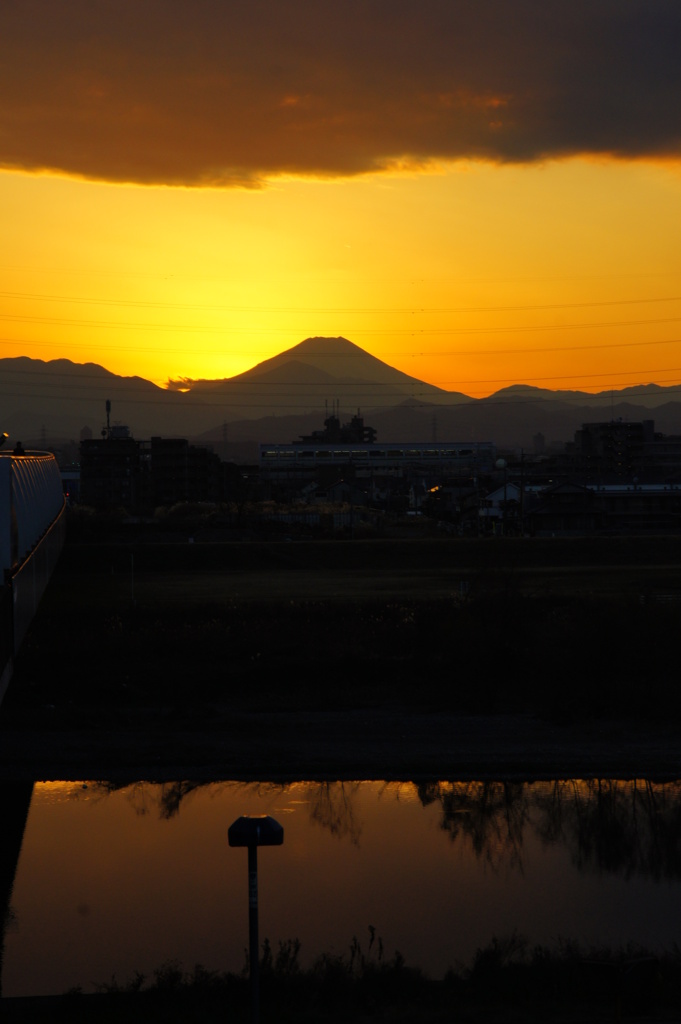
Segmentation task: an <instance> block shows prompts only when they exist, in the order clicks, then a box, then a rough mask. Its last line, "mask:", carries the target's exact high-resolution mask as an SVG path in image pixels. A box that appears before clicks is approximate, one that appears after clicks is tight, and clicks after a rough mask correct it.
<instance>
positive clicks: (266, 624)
mask: <svg viewBox="0 0 681 1024" xmlns="http://www.w3.org/2000/svg"><path fill="white" fill-rule="evenodd" d="M638 540H639V539H636V541H638ZM551 543H555V547H554V548H551V547H550V545H551ZM535 544H538V545H539V547H537V546H535ZM627 544H630V545H631V546H630V547H627V545H625V544H624V543H620V542H619V541H618V542H616V543H614V546H613V547H612V548H610V546H609V542H601V543H600V544H599V545H598V546H592V545H591V544H590V543H587V542H586V541H580V542H578V543H577V544H576V545H574V546H573V545H572V544H571V543H570V542H567V543H564V542H562V541H561V542H546V543H544V542H535V541H528V542H523V541H510V542H509V543H508V546H507V545H506V542H504V541H500V542H499V541H495V540H486V541H482V542H465V541H458V540H453V541H451V540H450V541H436V542H430V541H413V542H400V543H398V542H393V541H387V542H357V543H349V542H348V543H345V542H337V543H326V542H319V543H317V542H315V543H301V544H287V543H276V544H261V543H256V544H253V545H251V544H221V545H215V544H210V545H205V546H204V545H201V544H194V545H187V544H182V545H177V544H176V545H165V544H158V543H154V544H139V543H138V544H137V545H121V544H114V545H110V544H94V545H93V544H74V543H71V544H69V545H67V547H66V550H65V552H64V554H63V555H62V560H61V562H60V564H59V566H58V567H57V571H56V572H55V575H54V577H53V580H52V582H51V584H50V587H49V588H48V591H47V594H46V595H45V598H44V599H43V604H42V606H41V608H40V609H39V612H38V615H37V616H36V619H35V621H34V625H33V627H32V629H31V631H30V633H29V636H28V638H27V640H26V641H25V643H24V646H23V648H22V650H21V652H20V654H19V657H18V659H17V664H16V674H15V680H16V681H15V683H14V684H13V686H12V687H11V688H10V691H9V694H8V696H7V698H6V701H5V705H4V707H3V712H5V713H9V714H11V713H12V711H13V710H14V709H18V708H21V707H22V706H23V707H34V706H36V705H38V706H40V705H57V704H58V705H60V706H61V707H64V706H72V707H73V708H74V714H75V713H76V712H77V713H78V714H80V715H81V716H83V715H85V716H87V715H88V714H89V712H90V711H92V710H93V709H98V708H99V709H101V708H109V709H115V710H116V712H118V713H120V712H121V711H125V709H126V708H127V709H130V708H141V707H147V708H150V709H153V710H155V711H159V712H162V713H164V714H170V715H172V713H173V708H174V707H178V706H180V705H181V706H182V708H183V714H184V715H185V717H189V718H191V715H188V710H187V700H186V697H187V680H190V683H191V693H192V710H193V711H194V712H195V713H196V715H197V717H198V716H199V714H200V711H201V709H204V710H205V709H207V708H208V709H210V708H211V707H214V706H220V707H221V708H222V709H230V708H231V709H234V710H241V711H244V710H245V711H258V710H261V709H265V708H266V709H268V710H302V709H319V710H347V709H350V708H363V707H373V708H376V707H384V706H387V705H399V706H401V707H407V708H408V707H415V708H418V709H420V710H435V711H437V710H443V711H460V712H465V713H481V714H490V713H491V714H499V713H511V712H513V713H516V712H531V713H535V714H539V715H543V716H546V717H549V718H561V719H568V720H574V719H575V718H576V719H579V718H590V719H594V718H595V719H597V718H599V717H604V716H613V715H615V716H636V717H643V718H649V719H655V718H656V717H663V718H664V719H665V720H666V721H669V720H670V719H679V718H681V691H679V690H678V687H677V686H676V685H675V678H676V665H677V654H678V650H677V643H676V635H677V632H678V621H679V615H680V614H681V601H680V600H678V599H679V598H681V569H679V568H678V567H676V566H671V565H670V564H669V563H668V562H666V563H665V562H664V560H663V556H664V555H665V552H666V555H667V557H669V555H670V554H671V555H675V554H676V553H678V554H679V555H680V556H681V548H679V549H678V552H676V550H674V551H668V550H667V549H666V548H665V547H664V545H662V546H661V545H660V542H659V540H655V542H654V543H650V544H646V543H641V544H639V543H635V542H634V539H632V541H630V542H627ZM676 547H678V545H676ZM549 551H550V552H551V554H552V557H553V562H554V563H555V564H554V565H552V566H549V565H547V564H545V563H544V562H543V559H544V558H545V557H546V555H547V552H549ZM627 552H628V553H629V562H628V563H627V564H622V559H623V558H624V557H625V555H626V554H627ZM591 555H593V556H594V557H596V556H598V560H597V564H595V565H591V566H588V565H579V564H577V561H576V560H577V559H584V558H586V557H587V556H591ZM661 598H664V600H661ZM55 652H61V653H60V656H61V657H63V658H64V660H65V662H67V663H68V661H69V655H70V653H71V654H72V655H73V660H74V661H75V662H77V664H78V665H79V666H81V669H80V670H78V671H72V672H68V673H65V674H64V675H62V676H61V678H59V680H56V679H55V678H54V672H53V668H54V659H55Z"/></svg>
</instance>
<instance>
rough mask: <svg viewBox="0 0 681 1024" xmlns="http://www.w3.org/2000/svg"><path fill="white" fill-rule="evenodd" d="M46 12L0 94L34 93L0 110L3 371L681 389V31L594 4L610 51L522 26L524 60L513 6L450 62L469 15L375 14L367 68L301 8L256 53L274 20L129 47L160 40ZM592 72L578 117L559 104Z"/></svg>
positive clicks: (570, 33) (26, 25)
mask: <svg viewBox="0 0 681 1024" xmlns="http://www.w3.org/2000/svg"><path fill="white" fill-rule="evenodd" d="M33 6H37V7H41V6H44V8H45V18H46V24H45V26H43V30H42V32H40V31H38V30H35V31H33V33H32V31H31V29H30V24H31V22H30V19H28V18H26V17H23V16H22V14H21V11H20V9H19V8H16V9H14V10H13V12H12V14H11V15H10V16H9V17H7V15H6V13H4V14H3V15H2V16H0V38H4V39H5V43H4V44H2V43H0V49H1V48H2V46H3V45H4V46H6V47H7V52H6V53H5V55H4V56H5V57H7V60H6V61H5V64H4V65H3V66H4V67H5V70H4V71H2V72H0V77H2V75H5V74H7V75H8V76H9V75H14V76H15V79H13V84H14V90H13V92H12V96H10V98H9V100H5V101H3V102H2V103H0V168H2V167H4V170H0V203H1V206H2V211H3V242H4V245H3V251H2V254H1V255H0V266H2V285H1V286H0V288H1V290H0V318H1V319H2V322H3V323H2V332H1V334H0V337H1V338H2V342H1V344H0V354H1V355H3V356H18V355H28V356H31V357H34V358H41V359H54V358H58V357H63V356H64V357H68V358H70V359H73V360H74V361H77V362H87V361H92V362H97V363H100V364H101V365H103V366H105V367H106V368H107V369H109V370H112V371H114V372H116V373H120V374H126V375H128V374H130V375H131V374H136V375H140V376H143V377H146V378H148V379H150V380H154V381H156V382H159V383H162V382H164V381H166V380H167V379H168V378H178V377H188V378H198V377H228V376H232V375H234V374H236V373H240V372H242V371H244V370H246V369H248V368H249V367H251V366H253V365H254V364H255V363H257V362H260V361H262V360H263V359H266V358H269V357H271V356H273V355H275V354H276V353H278V352H280V351H282V350H284V349H286V348H290V347H291V346H293V345H295V344H297V343H298V342H300V341H302V340H303V339H304V338H306V337H309V336H312V335H343V336H344V337H346V338H349V339H350V340H351V341H353V342H355V343H356V344H358V345H360V346H361V347H362V348H364V349H366V350H367V351H368V352H370V353H371V354H372V355H375V356H378V357H379V358H381V359H383V360H385V361H386V362H388V363H391V364H392V365H394V366H396V367H398V368H399V369H401V370H403V371H405V372H407V373H410V374H412V375H414V376H416V377H419V378H421V379H423V380H426V381H428V382H429V383H433V384H436V385H438V386H440V387H443V388H446V389H448V390H457V391H463V392H465V393H466V394H469V395H475V396H480V395H484V394H488V393H490V392H492V391H494V390H497V389H498V388H500V387H503V386H505V385H506V384H510V383H532V384H537V385H539V386H542V387H549V388H563V387H565V388H579V389H583V390H605V389H609V388H611V387H615V388H618V387H625V386H627V385H628V384H632V383H639V382H649V381H653V382H657V383H660V384H665V385H668V384H675V383H677V382H678V381H679V380H681V246H680V245H679V242H678V225H679V224H680V223H681V157H680V156H679V146H678V139H677V137H676V136H675V135H674V134H673V133H674V132H676V131H677V130H676V128H674V125H675V124H676V121H677V120H678V117H677V116H676V117H675V118H674V119H673V124H672V125H671V127H669V125H670V124H671V119H670V116H669V110H667V109H665V103H667V99H666V97H667V94H668V93H669V103H670V104H671V103H672V102H673V101H674V89H675V87H676V81H675V80H674V81H672V80H671V78H669V80H668V81H667V82H666V83H665V81H664V73H665V69H666V68H667V66H668V67H669V68H670V69H672V68H673V66H674V65H673V64H672V63H671V57H670V58H669V62H668V63H666V61H667V57H666V50H665V46H666V42H665V41H666V39H667V37H668V36H669V25H668V24H667V22H666V21H665V18H668V17H676V16H674V15H670V14H669V11H668V5H666V6H664V5H662V4H661V3H659V4H658V3H656V2H655V0H653V2H652V3H649V4H648V5H647V7H646V8H645V11H646V12H648V13H647V14H645V15H644V13H643V12H644V8H642V7H639V5H637V4H634V5H633V6H634V7H636V8H637V11H638V12H639V15H640V18H639V21H638V22H637V23H636V24H634V23H632V22H631V21H630V20H627V19H626V18H624V15H622V16H620V15H619V14H617V13H614V12H616V10H617V8H614V7H613V6H612V5H611V4H609V3H607V2H606V0H601V2H600V3H598V2H597V3H596V4H595V5H594V4H592V5H591V7H589V8H586V7H585V8H584V10H583V11H581V14H582V15H583V16H584V17H585V18H586V19H587V22H588V19H589V18H591V17H593V13H592V12H593V11H594V10H595V11H596V12H597V13H600V14H601V15H602V17H603V18H604V19H605V20H606V23H608V24H610V29H611V32H610V34H611V35H612V37H613V39H614V40H615V42H614V43H612V44H608V45H610V46H611V52H610V51H609V50H608V45H605V44H603V45H601V46H600V48H597V47H596V46H595V45H594V46H592V45H591V42H590V40H591V35H587V36H584V37H582V35H581V33H582V32H585V31H586V30H587V29H588V24H586V23H585V25H584V26H582V25H581V23H580V22H579V19H578V18H577V16H575V17H574V18H571V16H570V15H566V17H567V21H565V22H564V23H558V22H559V19H556V25H555V26H552V25H549V27H548V28H546V26H542V27H541V32H540V28H538V27H537V26H538V25H539V23H538V22H537V20H536V19H534V20H532V15H531V11H532V7H531V5H530V4H529V3H525V2H524V0H523V2H519V4H518V7H517V8H516V14H522V12H523V10H525V9H526V10H527V12H530V13H527V14H526V17H527V19H529V20H528V21H527V24H526V27H527V32H526V34H525V35H523V36H522V37H521V35H520V34H519V35H518V38H516V39H515V41H514V40H513V39H511V42H510V44H509V41H508V40H509V37H508V34H506V35H505V36H503V33H504V31H506V30H507V29H508V25H507V26H506V29H505V27H504V24H503V18H504V17H505V15H504V12H505V11H506V8H505V7H504V5H503V4H497V3H495V2H492V3H491V6H490V9H492V8H494V9H495V10H496V11H497V14H498V21H499V24H498V25H496V27H495V28H491V29H490V31H489V33H488V34H489V39H488V40H487V41H486V42H485V43H484V44H482V49H481V50H479V51H478V59H477V61H473V60H472V59H469V58H468V56H467V51H468V49H470V47H466V46H464V45H463V44H462V47H461V50H460V53H459V59H458V63H457V60H456V59H455V60H454V61H452V60H451V51H450V50H448V49H447V46H446V42H447V38H446V37H447V31H446V29H447V30H450V31H451V32H452V33H453V35H452V39H458V38H459V35H463V36H464V37H465V36H466V34H468V36H469V37H470V38H471V39H472V38H475V39H476V41H477V44H478V46H479V47H480V45H481V44H480V37H479V34H476V32H478V31H479V28H480V26H479V25H477V23H476V22H475V16H474V15H473V14H472V13H470V12H471V11H472V10H473V8H470V9H469V8H468V7H466V6H465V5H462V7H461V8H460V10H462V11H463V10H465V11H467V12H468V13H467V14H466V15H465V16H464V15H461V17H460V21H459V23H458V24H456V25H454V24H449V23H448V22H447V19H448V18H450V13H449V12H450V8H451V5H449V6H448V5H446V4H443V5H440V4H438V3H434V5H433V10H434V11H435V9H436V8H437V9H439V11H440V15H441V18H442V19H444V21H442V24H440V23H438V22H437V20H436V19H433V22H432V24H430V23H429V21H428V18H426V19H424V18H421V19H419V20H417V21H413V22H410V21H409V15H408V13H405V11H406V10H407V9H406V8H404V9H403V8H400V9H399V10H400V12H401V14H400V17H399V18H397V19H394V18H392V19H388V18H387V14H386V13H385V12H384V13H383V15H381V14H380V11H379V13H376V11H377V10H378V9H379V8H381V5H380V4H379V5H377V7H376V8H374V7H372V8H371V11H372V12H373V13H372V15H371V18H373V19H374V20H373V21H371V19H367V18H365V19H364V21H361V23H360V22H357V24H355V29H356V33H355V35H354V37H353V38H352V40H351V42H350V41H348V39H345V38H343V35H342V31H341V30H342V25H341V24H340V23H336V22H335V20H334V19H337V17H338V15H337V14H335V13H334V14H333V15H332V14H331V9H329V11H327V14H328V17H327V19H326V21H323V20H319V21H315V15H313V14H311V12H312V11H318V9H319V8H318V6H317V7H315V8H311V7H310V5H308V4H307V3H305V2H299V3H297V4H294V5H292V8H291V11H293V12H296V11H297V12H298V20H296V17H295V16H292V17H291V18H290V20H289V21H287V22H286V24H285V25H280V26H279V35H277V33H276V32H275V29H274V28H273V29H272V31H271V33H270V34H268V33H267V32H265V37H264V38H262V37H261V36H259V35H258V31H257V18H256V17H255V15H254V16H253V17H254V19H255V20H254V21H253V23H252V24H251V22H249V21H247V20H244V22H243V24H240V25H239V26H237V27H238V29H239V31H240V32H241V36H239V33H238V32H236V30H235V29H234V26H232V27H231V31H230V32H229V33H226V29H227V26H226V24H223V23H222V22H221V21H217V22H215V21H214V22H211V19H215V18H219V17H220V15H219V12H218V13H216V12H217V8H215V6H214V5H212V4H210V3H209V2H208V0H205V2H204V0H202V3H201V4H200V5H199V8H200V10H199V14H198V16H197V17H196V19H195V23H192V25H191V27H190V26H189V25H188V24H187V23H186V22H185V23H183V22H182V18H183V16H182V15H181V13H180V12H175V15H174V19H175V20H173V19H170V21H169V22H168V23H167V24H164V25H163V26H162V27H161V28H160V30H159V28H158V25H157V24H156V23H154V21H153V19H151V18H150V19H149V21H148V22H147V23H144V24H142V25H139V24H138V22H135V32H136V33H137V35H138V37H139V38H137V37H135V34H134V33H133V35H132V36H130V35H129V34H126V32H125V26H126V19H129V18H132V17H134V10H135V8H134V7H133V5H131V4H128V3H127V2H122V3H121V4H120V5H119V6H118V7H115V5H111V4H108V3H103V4H102V5H98V7H97V9H96V10H94V9H93V8H91V7H90V6H87V5H85V6H83V5H82V4H81V3H80V0H74V2H73V3H71V4H69V5H59V4H58V5H56V7H55V6H54V5H52V6H50V5H47V6H45V3H44V2H43V0H36V3H35V4H34V5H33ZM153 6H154V3H151V4H150V8H152V7H153ZM577 6H578V7H581V5H580V4H578V5H577ZM358 10H359V9H358ZM457 10H459V9H457ZM116 11H118V12H119V14H120V18H118V19H117V20H116V21H115V22H114V21H113V20H111V21H109V22H107V16H108V17H109V18H111V19H114V18H115V16H116ZM352 11H353V12H354V13H350V14H348V19H349V20H350V21H352V19H353V18H356V19H357V18H359V17H360V15H359V13H358V12H357V11H355V9H354V8H352ZM55 12H56V13H55ZM578 13H579V12H578ZM77 14H78V15H80V20H77V21H76V20H74V19H75V18H76V15H77ZM201 14H203V16H204V17H203V20H202V18H201ZM663 15H664V17H663ZM243 18H244V19H247V15H243ZM400 18H401V19H402V23H399V24H396V20H397V22H400ZM642 18H643V19H644V20H641V19H642ZM3 19H4V20H5V24H2V21H3ZM97 19H99V21H98V20H97ZM608 19H610V20H609V21H608ZM645 19H647V20H645ZM521 20H522V19H521ZM549 20H550V19H549ZM119 22H120V24H119ZM445 22H447V24H445ZM344 24H345V23H344ZM442 25H445V28H443V27H442ZM112 26H113V28H112ZM76 27H77V29H78V31H76ZM674 27H676V22H675V24H674ZM107 28H108V29H111V31H110V32H108V33H107V31H106V29H107ZM388 28H389V31H388ZM3 29H4V35H3V34H2V30H3ZM48 29H50V31H49V32H48ZM360 29H361V31H360ZM379 29H385V33H384V37H379V36H378V35H377V33H378V30H379ZM222 30H225V33H226V34H225V35H224V36H223V37H220V31H222ZM455 32H456V33H458V34H459V35H454V33H455ZM150 33H151V34H150ZM159 33H160V35H159ZM282 33H283V34H284V35H286V36H287V37H286V38H285V39H282ZM306 33H307V35H306ZM497 33H498V38H497ZM533 33H535V34H536V35H537V38H536V39H535V38H534V36H533ZM541 33H544V34H545V35H546V33H549V35H548V37H547V38H544V37H543V36H541ZM646 33H647V36H646ZM641 34H643V36H644V37H646V46H647V49H646V51H645V53H646V54H647V52H648V49H651V48H652V53H651V57H650V66H648V65H647V64H646V63H645V60H644V56H645V55H644V56H641V54H639V52H638V50H637V46H638V37H639V35H641ZM442 35H444V37H445V39H444V42H442V40H441V39H440V37H441V36H442ZM214 36H217V37H219V38H222V39H223V42H224V40H228V41H231V42H230V45H229V46H227V50H221V49H220V47H219V46H218V45H217V44H214V45H213V43H212V40H213V37H214ZM502 36H503V39H504V41H505V42H504V48H503V49H502V48H501V40H502ZM235 38H237V42H239V40H240V46H239V45H237V42H235V41H234V39H235ZM60 39H61V49H60V46H59V40H60ZM151 39H153V41H154V46H155V49H154V51H153V52H152V53H151V56H150V57H149V56H148V55H146V56H145V51H144V46H143V44H144V43H145V40H146V41H147V42H149V40H151ZM377 39H378V40H379V42H378V43H377V42H376V40H377ZM547 39H548V42H547ZM565 39H567V40H568V43H569V45H567V44H566V45H564V40H565ZM651 39H652V42H651ZM55 40H56V42H55ZM159 40H160V41H159ZM315 41H316V44H317V45H318V46H320V47H321V50H322V53H323V55H324V56H325V58H326V61H325V62H324V61H322V60H316V61H315V60H314V59H313V57H312V56H311V55H312V54H313V53H314V52H315V51H314V45H313V44H315ZM358 42H359V43H365V45H358ZM464 42H465V39H464ZM12 43H13V44H14V45H13V46H12V45H11V44H12ZM431 43H432V44H433V47H432V48H431V52H429V50H428V47H429V45H430V44H431ZM439 43H441V45H438V44H439ZM408 44H409V45H408ZM226 45H227V44H226V43H225V46H226ZM509 45H510V46H511V48H513V47H514V46H515V58H516V59H515V61H514V60H512V59H511V58H510V57H509V58H508V59H504V60H501V62H500V57H499V55H500V54H502V53H503V54H506V52H507V50H508V48H509ZM547 45H550V46H553V47H554V58H555V59H554V62H553V63H551V62H550V61H548V60H546V59H545V57H543V56H542V54H543V52H544V51H543V50H542V47H546V46H547ZM256 46H257V47H258V51H257V52H258V55H259V59H260V61H261V65H260V66H261V69H262V72H261V74H259V75H258V76H255V74H254V73H253V71H252V70H250V69H251V67H252V64H251V63H250V62H249V60H248V56H249V54H250V57H251V58H254V54H255V47H256ZM376 47H377V49H376ZM618 47H619V49H618ZM573 48H574V50H575V52H576V50H577V49H579V53H580V59H581V60H582V65H583V66H582V76H581V77H580V78H579V82H580V84H579V89H580V90H582V91H581V92H579V93H575V94H574V95H568V96H567V99H566V95H565V93H566V88H567V86H566V84H565V83H566V82H567V81H569V82H570V86H569V88H570V89H576V88H577V86H573V85H572V79H569V78H568V75H567V70H568V69H569V68H570V67H571V64H570V61H571V58H572V57H573V56H574V54H573V53H572V49H573ZM563 49H565V53H563ZM242 50H243V53H242V52H241V51H242ZM440 50H442V53H440ZM641 53H643V51H641ZM31 54H33V56H34V58H37V59H36V60H35V61H34V64H33V67H34V68H36V69H37V70H36V71H35V74H33V77H30V76H29V75H28V71H25V70H24V68H25V66H26V64H27V62H28V58H29V56H30V55H31ZM55 54H56V55H57V56H56V57H55V56H54V55H55ZM2 56H3V54H2V53H0V58H1V57H2ZM455 56H456V55H455ZM521 57H522V60H521V59H520V58H521ZM625 57H636V58H637V60H636V61H632V60H629V61H626V60H625V59H624V58H625ZM41 58H42V59H41ZM646 59H647V58H646ZM676 63H678V62H676ZM0 64H2V61H0ZM7 64H9V67H6V65H7ZM44 64H46V65H47V67H46V68H45V70H44V71H41V70H40V69H41V68H43V65H44ZM621 65H623V66H622V67H620V66H621ZM225 67H226V68H227V70H225ZM518 67H520V69H521V70H520V71H518V70H517V69H518ZM652 68H654V69H655V71H653V70H651V69H652ZM372 69H373V70H372ZM523 69H526V70H523ZM556 69H558V70H556ZM561 69H563V72H564V73H562V72H561ZM32 73H33V72H32ZM672 73H673V72H672V71H671V70H670V72H669V74H670V75H671V74H672ZM523 74H524V76H525V77H524V78H523ZM637 76H638V78H637ZM573 77H574V76H573ZM632 77H633V79H635V81H634V82H633V85H632V84H631V83H630V80H631V79H632ZM660 77H661V78H662V82H660V81H658V79H659V78H660ZM216 83H217V84H216ZM2 84H3V83H2V82H0V85H2ZM665 84H666V85H667V88H666V89H665V88H664V86H665ZM22 87H23V91H22ZM589 90H590V91H591V92H590V94H589ZM634 90H635V91H636V96H637V97H638V99H637V102H636V103H635V104H634V103H632V102H631V100H632V96H631V93H632V92H633V91H634ZM0 91H1V90H0ZM606 93H607V95H605V94H606ZM7 95H9V93H7ZM590 96H591V98H592V100H593V102H591V104H589V103H588V102H587V101H588V100H589V97H590ZM620 98H622V103H623V104H624V106H623V108H622V110H618V109H617V107H616V104H617V103H618V102H620ZM227 101H232V102H227ZM236 101H238V102H236ZM626 104H629V106H628V107H627V105H626ZM676 109H678V108H676ZM677 134H678V133H677ZM594 140H600V141H594ZM613 154H615V155H613ZM216 168H221V170H220V171H218V170H216ZM206 182H209V184H208V185H206Z"/></svg>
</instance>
